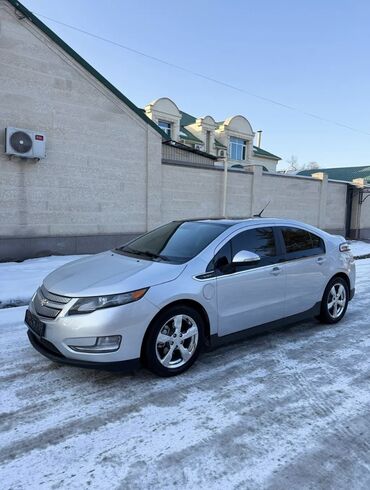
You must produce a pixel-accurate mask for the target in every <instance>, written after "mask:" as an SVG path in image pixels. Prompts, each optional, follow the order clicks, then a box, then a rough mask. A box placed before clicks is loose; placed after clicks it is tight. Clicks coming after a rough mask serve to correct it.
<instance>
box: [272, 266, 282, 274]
mask: <svg viewBox="0 0 370 490" xmlns="http://www.w3.org/2000/svg"><path fill="white" fill-rule="evenodd" d="M280 272H281V267H277V266H276V267H273V268H272V269H271V270H270V274H272V275H273V276H278V275H279V274H280Z"/></svg>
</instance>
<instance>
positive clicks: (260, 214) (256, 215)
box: [253, 199, 271, 218]
mask: <svg viewBox="0 0 370 490" xmlns="http://www.w3.org/2000/svg"><path fill="white" fill-rule="evenodd" d="M270 202H271V199H270V200H269V202H268V203H267V204H266V206H265V207H264V208H262V210H261V211H260V212H259V213H258V214H254V215H253V218H262V213H263V212H264V210H265V209H266V208H267V206H268V205H269V204H270Z"/></svg>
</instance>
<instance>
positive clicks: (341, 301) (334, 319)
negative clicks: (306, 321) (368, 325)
mask: <svg viewBox="0 0 370 490" xmlns="http://www.w3.org/2000/svg"><path fill="white" fill-rule="evenodd" d="M334 294H335V298H334ZM348 301H349V290H348V284H347V282H346V281H345V280H344V279H343V278H342V277H333V279H331V281H330V282H329V283H328V285H327V286H326V288H325V291H324V295H323V297H322V301H321V310H320V315H319V317H318V318H319V320H320V322H321V323H328V324H333V323H338V322H339V321H340V320H341V319H342V318H343V317H344V315H345V313H346V311H347V306H348ZM331 305H332V306H331Z"/></svg>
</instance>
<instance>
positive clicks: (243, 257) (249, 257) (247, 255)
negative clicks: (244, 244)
mask: <svg viewBox="0 0 370 490" xmlns="http://www.w3.org/2000/svg"><path fill="white" fill-rule="evenodd" d="M259 260H261V257H260V256H259V255H257V254H255V253H253V252H249V251H248V250H240V252H238V253H237V254H235V255H234V257H233V261H232V262H233V264H239V265H247V264H251V263H253V262H258V261H259Z"/></svg>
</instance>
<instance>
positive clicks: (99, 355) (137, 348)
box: [27, 298, 158, 369]
mask: <svg viewBox="0 0 370 490" xmlns="http://www.w3.org/2000/svg"><path fill="white" fill-rule="evenodd" d="M29 310H30V312H31V313H32V314H33V315H34V316H35V317H37V318H38V319H39V320H40V321H41V322H43V323H44V325H45V327H44V329H43V331H42V332H41V333H39V332H38V331H36V332H35V331H34V329H33V328H31V331H30V334H31V338H30V341H31V343H32V345H33V346H34V347H35V348H36V349H37V350H38V351H39V352H40V353H41V354H43V355H45V356H46V357H49V359H53V360H55V361H57V362H63V363H68V364H73V365H80V366H81V365H83V366H86V367H89V366H90V367H94V366H98V367H99V365H101V367H102V368H103V369H104V368H105V367H108V366H109V365H111V364H114V363H118V365H119V364H120V363H122V362H126V361H133V363H132V364H133V365H134V364H135V361H137V360H138V359H139V358H140V355H141V347H142V342H143V339H144V335H145V332H146V330H147V328H148V325H149V324H150V322H151V320H152V318H153V317H154V316H155V315H156V314H157V313H158V308H156V307H155V306H154V305H153V304H152V303H150V302H149V301H147V300H146V299H145V298H142V299H141V300H139V301H136V302H133V303H129V304H127V305H122V306H116V307H112V308H106V309H102V310H97V311H95V312H93V313H87V314H81V315H71V316H69V315H68V312H67V310H68V308H67V306H66V310H62V312H61V313H60V314H59V315H58V316H57V317H56V318H55V319H51V318H46V317H44V316H41V315H39V314H37V312H36V310H35V308H34V304H33V302H32V301H31V303H30V305H29ZM27 326H28V325H27ZM115 335H120V336H121V337H122V341H121V344H120V346H119V348H118V350H116V351H113V352H81V351H76V350H73V349H72V348H71V346H81V347H85V346H88V345H92V344H93V342H94V340H95V339H96V337H104V336H115ZM40 337H41V338H40ZM31 339H32V340H31ZM51 356H52V357H51ZM55 356H56V357H55Z"/></svg>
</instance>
